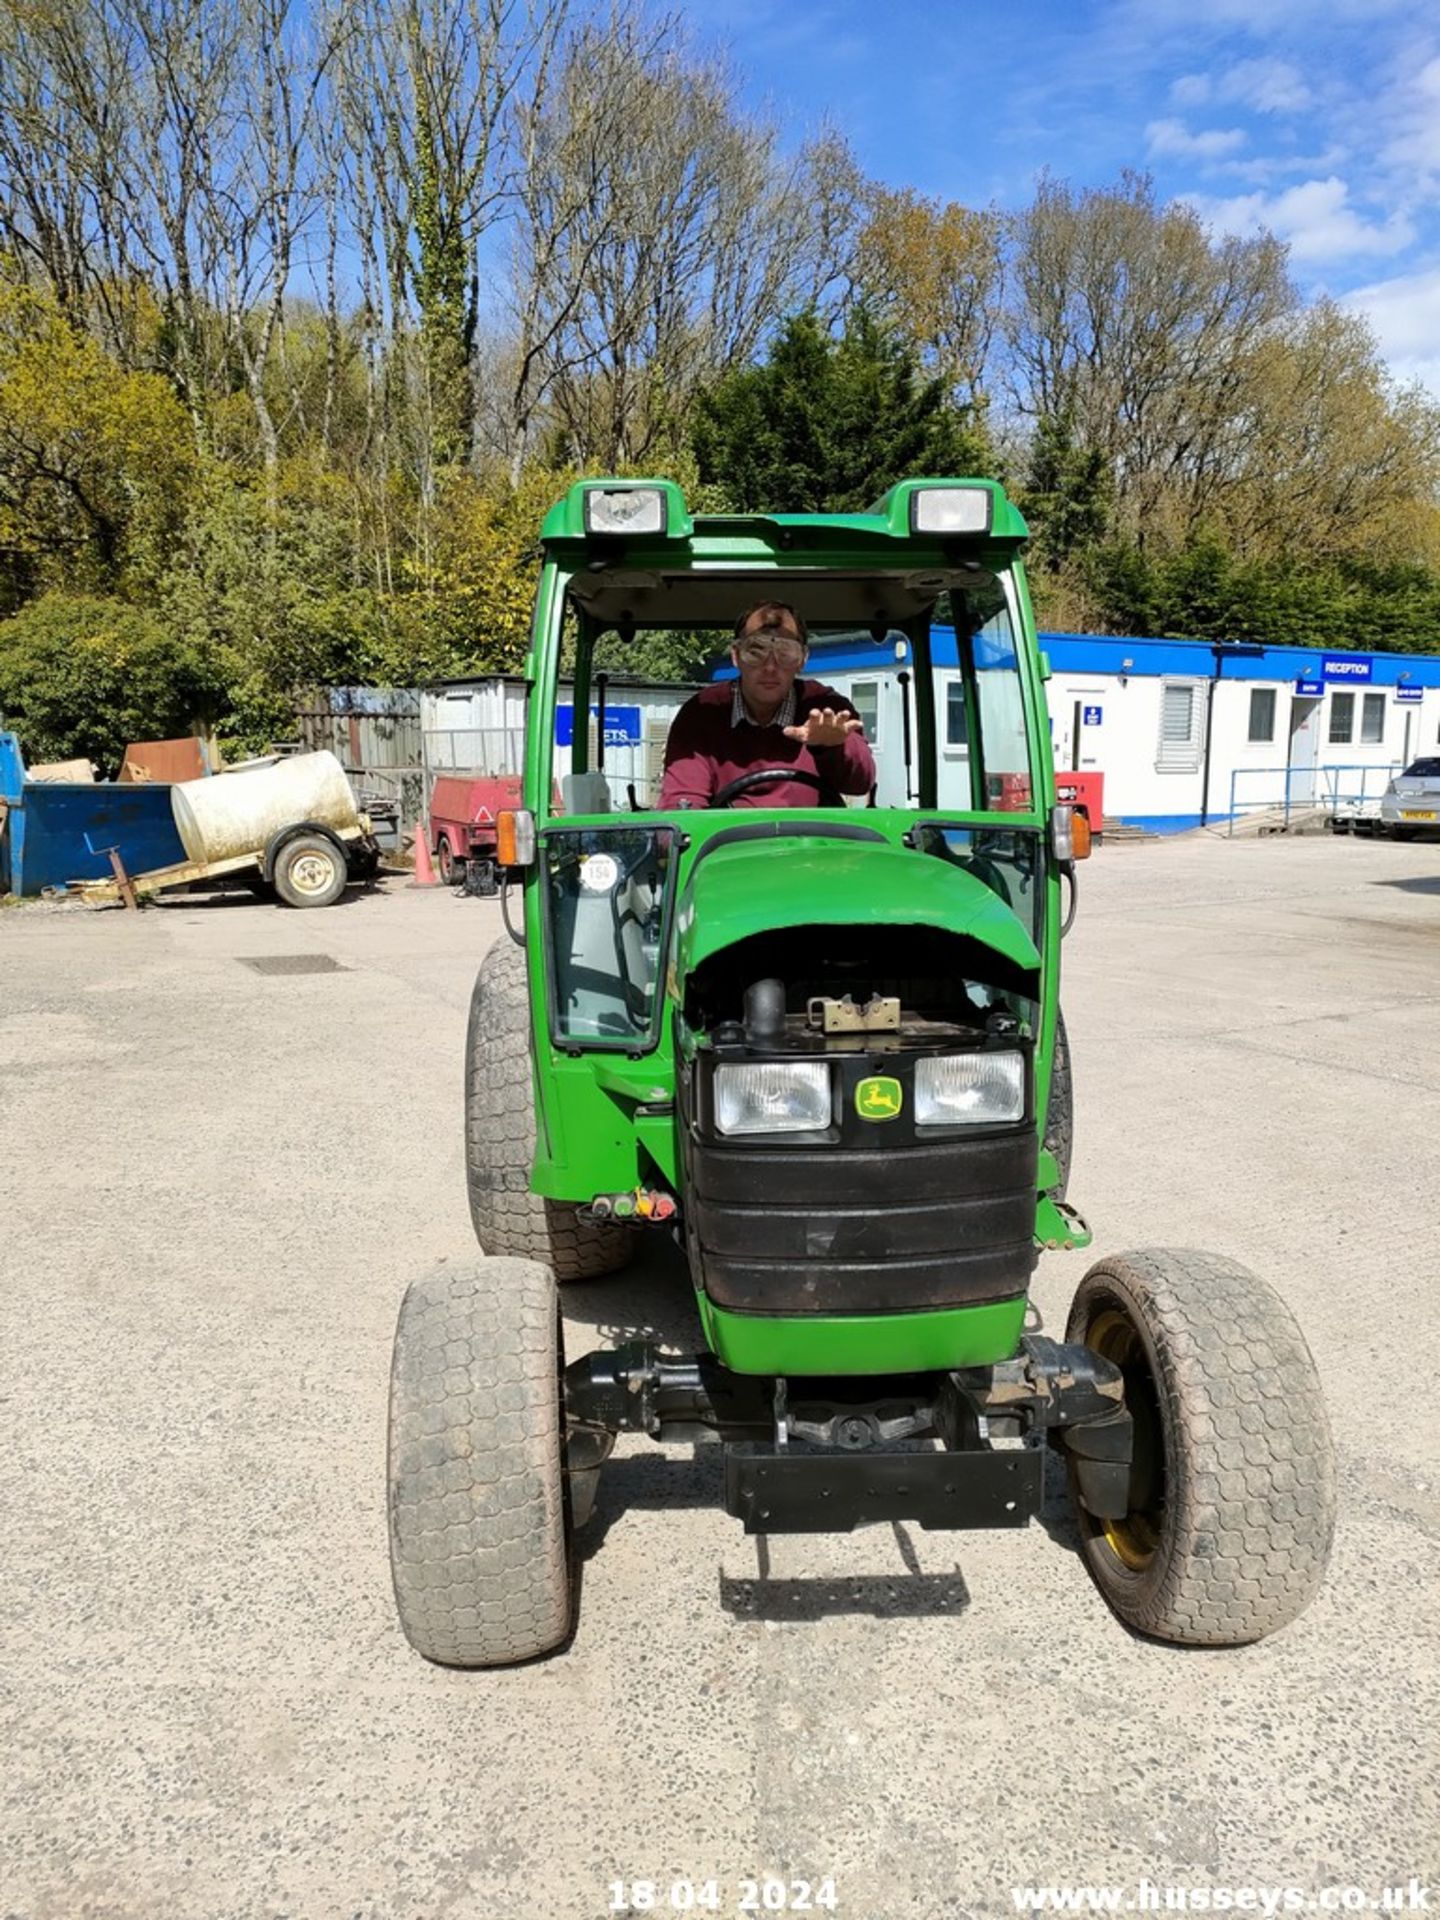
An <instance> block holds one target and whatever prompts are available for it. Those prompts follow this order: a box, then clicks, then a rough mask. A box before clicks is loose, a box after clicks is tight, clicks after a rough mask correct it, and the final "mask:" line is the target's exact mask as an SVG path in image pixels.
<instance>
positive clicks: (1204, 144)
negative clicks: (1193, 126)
mask: <svg viewBox="0 0 1440 1920" xmlns="http://www.w3.org/2000/svg"><path fill="white" fill-rule="evenodd" d="M1145 138H1146V140H1147V142H1148V143H1149V151H1150V154H1151V155H1152V157H1155V158H1163V159H1166V160H1219V159H1222V158H1223V157H1224V156H1225V155H1226V154H1227V153H1238V152H1239V150H1240V148H1241V147H1243V146H1244V144H1245V135H1244V134H1243V133H1242V132H1241V131H1240V129H1239V128H1238V127H1226V128H1224V129H1221V128H1219V127H1212V128H1209V129H1207V130H1206V131H1205V132H1204V133H1191V131H1190V129H1189V128H1188V127H1187V126H1186V125H1185V123H1184V121H1183V120H1152V121H1151V122H1150V124H1149V126H1147V127H1146V129H1145Z"/></svg>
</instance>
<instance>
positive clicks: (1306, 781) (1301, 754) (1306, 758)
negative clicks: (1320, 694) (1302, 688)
mask: <svg viewBox="0 0 1440 1920" xmlns="http://www.w3.org/2000/svg"><path fill="white" fill-rule="evenodd" d="M1320 707H1321V702H1320V701H1319V700H1307V699H1304V698H1302V696H1301V695H1300V694H1298V693H1297V694H1293V695H1292V696H1291V700H1290V755H1289V758H1288V759H1287V761H1286V763H1285V764H1286V766H1287V768H1289V772H1288V773H1287V774H1286V776H1285V778H1286V784H1287V786H1288V787H1289V790H1290V804H1291V805H1292V806H1302V807H1303V806H1312V805H1313V804H1314V800H1315V768H1316V766H1317V765H1318V763H1319V760H1320Z"/></svg>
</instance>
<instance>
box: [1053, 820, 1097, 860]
mask: <svg viewBox="0 0 1440 1920" xmlns="http://www.w3.org/2000/svg"><path fill="white" fill-rule="evenodd" d="M1050 848H1051V851H1052V852H1053V853H1054V855H1055V858H1056V859H1057V860H1059V861H1060V862H1061V863H1062V865H1068V864H1069V863H1070V862H1071V861H1074V860H1088V859H1089V858H1090V816H1089V814H1087V813H1077V812H1076V810H1075V808H1074V807H1055V808H1052V810H1051V813H1050Z"/></svg>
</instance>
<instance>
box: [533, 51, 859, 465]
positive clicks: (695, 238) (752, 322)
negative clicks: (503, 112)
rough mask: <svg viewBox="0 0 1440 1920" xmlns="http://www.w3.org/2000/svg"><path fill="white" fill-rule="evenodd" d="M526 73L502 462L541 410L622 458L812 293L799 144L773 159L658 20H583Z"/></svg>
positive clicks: (569, 434) (707, 69)
mask: <svg viewBox="0 0 1440 1920" xmlns="http://www.w3.org/2000/svg"><path fill="white" fill-rule="evenodd" d="M537 77H538V78H541V79H543V80H544V81H545V83H546V84H545V86H544V88H543V90H542V89H541V88H539V87H537V88H536V89H534V90H532V92H531V93H530V95H529V96H528V98H527V101H526V103H525V107H524V109H523V110H522V111H520V112H519V113H517V116H516V121H517V125H516V134H515V149H516V154H517V162H518V165H519V174H518V186H517V201H518V206H517V212H516V243H515V259H514V275H513V299H514V315H515V323H516V334H517V345H516V352H515V359H514V366H513V379H512V384H511V392H510V406H509V421H510V435H511V464H512V471H515V472H518V470H519V467H520V464H521V463H522V462H523V460H524V458H525V455H526V451H527V448H528V446H529V444H530V438H531V435H532V433H533V430H534V425H535V422H536V420H537V418H538V417H540V416H541V415H542V414H543V415H544V416H545V417H546V418H548V419H553V421H554V422H555V424H557V426H558V428H559V430H560V432H561V434H562V436H563V439H564V442H565V446H566V451H567V453H568V455H569V456H570V457H571V458H573V459H575V460H578V461H581V462H585V463H589V464H595V465H599V466H606V467H615V466H624V465H627V464H633V463H635V462H637V461H642V460H644V459H645V458H646V457H647V455H648V454H649V453H650V451H651V450H652V449H653V448H654V447H655V446H656V445H657V444H659V443H660V442H661V441H662V440H663V439H665V438H666V437H667V436H674V435H678V433H679V432H680V431H681V430H682V429H683V423H684V419H685V415H686V412H687V409H688V407H689V404H690V400H691V397H692V396H693V394H694V392H695V390H696V388H697V386H698V385H699V384H700V383H701V382H703V381H705V380H708V379H712V378H714V377H715V375H716V374H718V373H720V372H722V371H724V370H725V369H726V368H727V367H729V366H733V365H735V364H736V363H737V362H739V361H742V360H744V359H745V358H747V357H748V356H749V355H750V354H751V353H753V352H754V350H755V348H756V346H757V344H758V342H759V341H760V339H761V337H762V336H763V334H764V332H765V330H766V329H767V328H768V327H770V326H771V325H773V324H774V322H775V321H776V319H777V318H778V317H779V315H780V314H781V313H782V312H783V311H784V310H785V307H786V306H787V305H788V304H789V303H790V302H791V301H792V300H794V299H795V298H796V297H797V295H798V294H799V290H800V289H801V288H802V287H804V288H805V289H806V292H807V293H808V292H809V291H811V289H813V286H814V282H815V280H816V278H817V276H818V273H819V261H820V256H821V249H820V248H819V247H818V246H817V245H816V242H815V238H814V235H813V230H812V224H811V220H810V208H809V204H808V199H807V186H808V180H809V166H810V162H809V157H808V156H802V157H801V159H800V160H798V161H792V162H786V161H783V160H782V159H781V157H780V155H779V149H778V136H777V130H776V128H775V127H774V125H773V124H772V123H771V122H769V121H766V120H764V119H761V118H759V117H758V116H755V115H744V114H741V113H740V112H739V111H738V109H737V107H736V105H735V98H734V94H735V89H734V85H733V82H732V80H731V78H730V76H729V74H728V72H727V71H726V70H725V68H724V67H723V65H721V64H719V63H716V62H713V61H698V60H694V59H691V58H690V57H689V56H688V55H687V53H686V50H685V48H684V46H683V43H682V41H681V38H680V35H679V31H678V28H677V26H676V23H675V22H674V21H673V20H661V21H658V22H645V21H641V20H639V19H638V18H635V17H632V16H628V15H624V16H622V15H617V16H615V17H613V18H611V19H609V20H607V21H605V22H603V23H599V22H592V23H590V24H588V25H586V26H584V27H582V28H581V29H579V30H578V31H577V32H576V33H575V34H574V36H573V37H572V39H571V41H570V43H569V44H568V46H567V47H566V48H565V50H564V53H563V56H562V57H561V58H560V59H559V60H558V62H557V65H556V68H555V70H554V72H553V75H552V74H550V73H548V72H547V73H545V74H543V75H538V76H537Z"/></svg>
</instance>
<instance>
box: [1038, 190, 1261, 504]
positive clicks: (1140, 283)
mask: <svg viewBox="0 0 1440 1920" xmlns="http://www.w3.org/2000/svg"><path fill="white" fill-rule="evenodd" d="M1012 244H1013V263H1012V274H1011V301H1010V306H1009V311H1008V314H1007V316H1006V336H1007V342H1008V348H1009V368H1008V372H1009V390H1010V396H1011V399H1012V401H1013V403H1014V405H1015V406H1016V408H1017V409H1018V411H1019V413H1020V414H1021V416H1022V417H1025V418H1028V419H1030V420H1040V419H1051V420H1060V419H1063V420H1065V421H1066V422H1067V423H1069V427H1070V430H1071V431H1072V432H1073V434H1074V437H1075V440H1076V443H1077V444H1078V445H1080V446H1082V447H1085V448H1088V449H1093V450H1096V451H1098V452H1100V453H1102V454H1103V455H1104V456H1105V457H1106V459H1107V461H1108V462H1109V463H1110V466H1111V469H1112V471H1113V473H1114V474H1115V476H1116V485H1117V498H1118V501H1119V505H1120V508H1121V513H1122V518H1123V520H1124V521H1125V522H1126V523H1128V527H1129V529H1130V530H1131V531H1133V532H1134V533H1135V534H1136V535H1137V537H1144V536H1145V535H1146V533H1147V531H1150V530H1153V523H1154V521H1155V518H1156V516H1157V515H1159V514H1160V513H1161V512H1162V509H1163V510H1164V511H1165V512H1166V513H1167V514H1168V515H1170V516H1171V517H1173V516H1175V515H1177V514H1178V516H1179V518H1180V520H1181V521H1182V522H1184V523H1187V524H1194V523H1196V522H1198V520H1200V519H1201V518H1203V516H1204V514H1205V512H1206V510H1207V506H1208V503H1209V499H1210V496H1211V493H1212V491H1213V488H1214V487H1215V485H1216V484H1218V481H1219V479H1220V477H1221V476H1222V475H1223V473H1224V471H1225V465H1226V461H1227V460H1228V458H1229V452H1228V442H1229V426H1230V423H1231V422H1232V421H1233V419H1234V418H1235V417H1236V415H1237V413H1238V412H1240V411H1241V410H1242V409H1243V404H1244V403H1243V395H1242V387H1243V381H1244V378H1245V371H1244V370H1245V368H1246V366H1247V365H1248V364H1249V362H1250V361H1251V359H1252V357H1253V355H1254V354H1255V352H1256V351H1257V349H1258V348H1259V347H1260V345H1261V343H1262V342H1263V341H1264V340H1265V339H1266V338H1267V337H1268V336H1269V335H1270V333H1271V332H1272V331H1273V330H1274V329H1275V328H1276V327H1277V326H1278V325H1279V324H1280V322H1281V321H1282V320H1284V318H1285V317H1286V316H1287V315H1288V314H1290V313H1291V312H1292V311H1293V309H1294V307H1295V305H1296V296H1295V293H1294V289H1293V288H1292V286H1291V284H1290V281H1289V278H1288V275H1287V273H1286V265H1285V251H1284V248H1283V247H1282V246H1281V245H1280V244H1279V243H1278V242H1277V241H1275V240H1274V239H1272V238H1270V237H1269V236H1262V237H1260V238H1257V239H1253V240H1240V239H1234V238H1223V239H1217V240H1212V239H1211V238H1210V236H1209V235H1208V234H1207V233H1206V232H1205V230H1204V228H1203V227H1202V225H1201V223H1200V221H1199V219H1198V218H1197V217H1196V216H1195V214H1194V213H1193V212H1191V211H1190V210H1189V209H1188V208H1184V207H1178V206H1171V207H1167V208H1165V209H1163V210H1161V209H1159V208H1157V207H1156V205H1155V202H1154V195H1153V190H1152V188H1151V185H1150V182H1149V181H1148V179H1145V178H1142V177H1140V176H1137V175H1133V174H1126V175H1124V176H1123V177H1122V179H1121V181H1120V184H1119V185H1118V186H1117V187H1115V188H1112V189H1090V190H1086V191H1083V192H1077V191H1076V190H1074V189H1073V188H1071V187H1070V186H1069V185H1067V184H1066V183H1063V182H1060V181H1056V180H1052V179H1046V180H1044V181H1042V182H1041V185H1040V188H1039V191H1038V192H1037V194H1036V197H1035V200H1034V202H1033V204H1032V205H1031V206H1030V207H1029V208H1028V209H1027V210H1026V211H1025V212H1024V213H1022V214H1020V215H1018V216H1017V217H1016V220H1015V222H1014V227H1013V234H1012Z"/></svg>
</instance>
